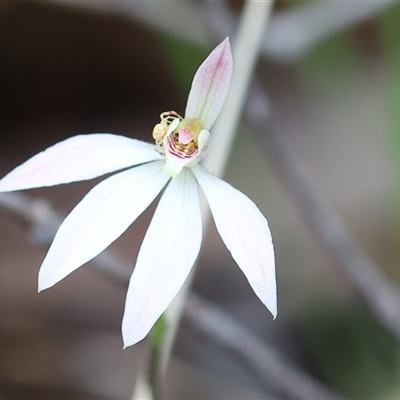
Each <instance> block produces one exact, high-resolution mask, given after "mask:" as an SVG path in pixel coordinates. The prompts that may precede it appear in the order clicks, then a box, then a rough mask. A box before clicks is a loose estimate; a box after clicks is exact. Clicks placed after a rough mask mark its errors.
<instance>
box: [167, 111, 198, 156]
mask: <svg viewBox="0 0 400 400" xmlns="http://www.w3.org/2000/svg"><path fill="white" fill-rule="evenodd" d="M202 130H203V126H202V125H201V123H200V121H199V120H198V119H196V118H190V119H183V120H182V121H180V122H179V124H178V126H177V127H176V128H175V129H174V131H173V132H172V133H171V134H170V135H169V136H168V137H167V141H166V145H167V148H168V150H167V151H168V152H169V153H170V154H173V155H174V156H176V157H179V158H190V157H192V156H193V155H194V153H196V152H197V150H198V148H199V147H198V138H199V134H200V132H201V131H202Z"/></svg>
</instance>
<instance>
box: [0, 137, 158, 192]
mask: <svg viewBox="0 0 400 400" xmlns="http://www.w3.org/2000/svg"><path fill="white" fill-rule="evenodd" d="M161 158H162V156H161V155H160V154H158V153H157V152H156V151H155V150H154V146H153V145H151V144H149V143H146V142H142V141H140V140H135V139H130V138H127V137H124V136H119V135H112V134H108V133H96V134H90V135H78V136H74V137H71V138H69V139H67V140H64V141H62V142H60V143H57V144H55V145H54V146H51V147H49V148H48V149H46V150H44V151H42V152H41V153H39V154H36V155H35V156H33V157H32V158H30V159H29V160H28V161H26V162H25V163H23V164H21V165H20V166H19V167H17V168H15V169H14V170H12V171H11V172H10V173H9V174H8V175H6V176H5V177H4V178H3V179H1V180H0V192H9V191H12V190H21V189H30V188H35V187H43V186H53V185H59V184H62V183H69V182H75V181H82V180H87V179H92V178H95V177H97V176H101V175H104V174H106V173H109V172H113V171H117V170H119V169H123V168H126V167H130V166H133V165H137V164H142V163H145V162H149V161H153V160H159V159H161Z"/></svg>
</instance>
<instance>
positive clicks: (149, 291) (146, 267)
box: [122, 169, 202, 347]
mask: <svg viewBox="0 0 400 400" xmlns="http://www.w3.org/2000/svg"><path fill="white" fill-rule="evenodd" d="M201 223H202V222H201V214H200V204H199V195H198V190H197V184H196V180H195V178H194V176H193V174H192V173H191V171H190V170H188V169H185V170H183V171H182V172H181V173H180V174H179V175H178V176H177V178H175V179H172V180H171V181H170V183H169V185H168V187H167V189H166V190H165V193H164V194H163V196H162V198H161V200H160V204H159V205H158V207H157V210H156V212H155V214H154V217H153V219H152V221H151V224H150V226H149V228H148V230H147V233H146V236H145V238H144V240H143V243H142V246H141V248H140V251H139V255H138V258H137V262H136V267H135V269H134V271H133V274H132V277H131V280H130V282H129V288H128V294H127V297H126V303H125V313H124V318H123V321H122V336H123V339H124V345H125V347H127V346H131V345H133V344H135V343H137V342H138V341H140V340H142V339H143V338H144V337H145V336H146V335H147V333H148V332H149V330H150V329H151V327H152V326H153V324H154V323H155V322H156V321H157V319H158V318H159V317H160V315H161V314H162V313H163V312H164V311H165V309H166V308H167V307H168V305H169V304H170V303H171V301H172V300H173V299H174V297H175V296H176V294H177V293H178V292H179V289H180V288H181V287H182V285H183V283H184V282H185V280H186V278H187V276H188V275H189V272H190V270H191V269H192V267H193V265H194V263H195V261H196V258H197V256H198V254H199V250H200V245H201V238H202V226H201Z"/></svg>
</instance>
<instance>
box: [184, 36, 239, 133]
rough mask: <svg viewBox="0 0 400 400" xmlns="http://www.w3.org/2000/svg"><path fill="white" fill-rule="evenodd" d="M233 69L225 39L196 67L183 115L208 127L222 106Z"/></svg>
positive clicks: (228, 46) (229, 50)
mask: <svg viewBox="0 0 400 400" xmlns="http://www.w3.org/2000/svg"><path fill="white" fill-rule="evenodd" d="M232 69H233V60H232V53H231V47H230V44H229V39H228V38H226V39H225V40H224V41H223V42H222V43H220V44H219V45H218V46H217V47H216V48H215V49H214V50H213V51H212V52H211V53H210V55H209V56H208V57H207V58H206V60H205V61H204V62H203V64H201V65H200V67H199V69H198V70H197V72H196V74H195V76H194V78H193V82H192V87H191V89H190V93H189V98H188V102H187V105H186V111H185V118H197V119H198V120H200V122H201V123H202V124H203V127H204V128H205V129H207V130H209V129H210V128H211V126H212V125H213V123H214V122H215V120H216V119H217V117H218V114H219V113H220V111H221V109H222V106H223V105H224V102H225V98H226V95H227V93H228V89H229V83H230V80H231V75H232Z"/></svg>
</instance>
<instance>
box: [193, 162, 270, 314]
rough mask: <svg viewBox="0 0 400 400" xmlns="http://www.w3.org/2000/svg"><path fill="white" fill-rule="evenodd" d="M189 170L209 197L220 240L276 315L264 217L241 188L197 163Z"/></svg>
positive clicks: (266, 227)
mask: <svg viewBox="0 0 400 400" xmlns="http://www.w3.org/2000/svg"><path fill="white" fill-rule="evenodd" d="M192 170H193V172H194V174H195V176H196V178H197V180H198V182H199V184H200V186H201V188H202V190H203V192H204V195H205V197H206V199H207V201H208V204H209V206H210V209H211V213H212V215H213V218H214V221H215V225H216V227H217V230H218V232H219V234H220V235H221V238H222V240H223V241H224V243H225V245H226V247H227V248H228V250H229V251H230V252H231V254H232V257H233V259H234V260H235V261H236V262H237V264H238V265H239V267H240V268H241V270H242V271H243V273H244V274H245V276H246V278H247V279H248V281H249V283H250V285H251V287H252V288H253V290H254V292H255V293H256V295H257V296H258V297H259V298H260V300H261V301H262V302H263V303H264V304H265V306H266V307H267V308H268V309H269V311H270V312H271V314H272V315H273V316H274V318H275V317H276V314H277V305H276V278H275V261H274V248H273V245H272V238H271V233H270V230H269V227H268V222H267V220H266V219H265V217H264V216H263V215H262V214H261V212H260V210H259V209H258V208H257V206H256V205H255V204H254V203H253V202H252V201H251V200H250V199H249V198H248V197H247V196H245V195H244V194H243V193H242V192H240V191H239V190H237V189H235V188H233V187H232V186H231V185H229V184H228V183H226V182H224V181H222V180H221V179H219V178H217V177H215V176H214V175H212V174H210V173H209V172H207V171H205V170H204V169H203V168H202V167H200V166H199V165H196V166H194V167H193V168H192Z"/></svg>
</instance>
